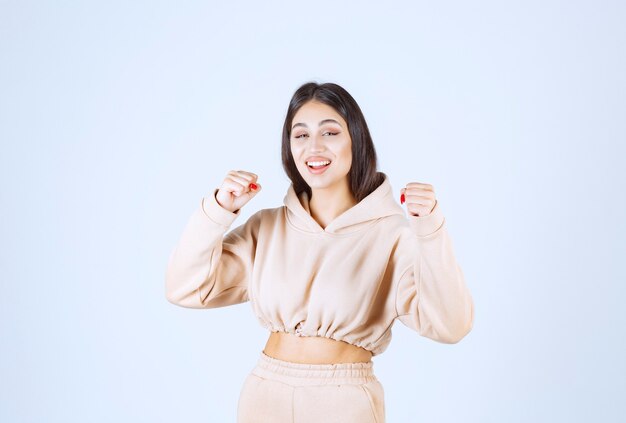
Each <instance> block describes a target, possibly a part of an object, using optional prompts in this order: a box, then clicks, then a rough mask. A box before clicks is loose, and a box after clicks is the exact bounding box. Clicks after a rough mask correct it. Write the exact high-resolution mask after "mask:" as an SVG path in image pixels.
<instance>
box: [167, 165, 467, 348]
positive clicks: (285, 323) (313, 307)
mask: <svg viewBox="0 0 626 423" xmlns="http://www.w3.org/2000/svg"><path fill="white" fill-rule="evenodd" d="M383 175H384V176H385V180H384V182H383V183H382V184H381V185H380V186H379V187H378V188H376V189H375V190H374V191H372V192H371V193H370V194H369V195H368V196H367V197H366V198H364V199H363V200H362V201H360V202H359V203H358V204H356V205H355V206H353V207H352V208H350V209H348V210H346V211H345V212H343V213H342V214H341V215H339V216H337V217H336V218H335V219H334V220H333V221H332V222H331V223H330V224H329V225H328V226H327V227H326V228H322V227H321V226H320V225H319V224H318V223H317V221H315V219H313V218H312V217H311V214H310V211H309V199H308V196H307V194H306V193H305V192H303V193H301V194H300V197H298V196H297V195H296V193H295V191H294V189H293V185H290V186H289V189H288V191H287V194H286V195H285V198H284V205H283V206H280V207H276V208H269V209H261V210H258V211H257V212H256V213H254V214H253V215H252V216H250V218H249V219H248V220H247V221H246V222H245V223H243V224H242V225H239V226H237V227H236V228H234V229H233V230H231V231H229V232H227V231H228V229H229V228H230V226H231V225H232V223H233V221H234V220H235V219H236V218H237V217H238V216H239V215H240V213H241V210H238V211H237V212H236V213H231V212H230V211H228V210H226V209H224V208H223V207H221V206H220V205H219V203H218V202H217V200H216V199H215V194H216V193H217V189H215V190H214V191H213V195H210V196H208V197H205V198H203V199H202V201H201V204H200V206H199V207H198V208H197V209H196V210H195V211H194V212H193V214H192V215H191V217H190V219H189V221H188V222H187V225H186V227H185V228H184V230H183V233H182V235H181V237H180V240H179V241H178V244H177V245H176V246H175V248H174V249H173V250H172V252H171V254H170V256H169V261H168V266H167V271H166V278H165V282H166V284H165V288H166V291H165V294H166V298H167V300H168V301H169V302H171V303H173V304H176V305H179V306H182V307H189V308H217V307H225V306H228V305H231V304H239V303H242V302H245V301H250V304H251V306H252V310H253V312H254V314H255V315H256V316H257V318H258V321H259V323H260V324H261V325H262V326H263V327H265V328H267V329H269V330H270V331H272V332H276V331H283V332H290V333H293V334H296V335H299V336H324V337H327V338H332V339H335V340H341V341H344V342H347V343H350V344H353V345H357V346H359V347H362V348H365V349H367V350H369V351H371V352H372V355H378V354H380V353H382V352H383V351H385V349H386V348H387V346H388V345H389V343H390V342H391V328H392V326H393V323H394V321H395V319H396V318H397V319H398V320H400V321H401V322H402V323H403V324H405V325H406V326H408V327H409V328H411V329H413V330H415V331H417V332H418V333H419V334H420V335H422V336H425V337H428V338H430V339H433V340H435V341H438V342H442V343H456V342H458V341H460V340H461V339H462V338H463V337H464V336H465V335H466V334H467V333H469V331H470V330H471V329H472V326H473V323H474V303H473V300H472V296H471V294H470V292H469V290H468V288H467V286H466V284H465V279H464V276H463V271H462V270H461V267H460V266H459V265H458V263H457V262H456V259H455V257H454V251H453V244H452V240H451V238H450V236H449V234H448V231H447V230H446V224H445V218H444V216H443V214H442V212H441V208H440V206H439V202H437V204H436V205H435V208H434V210H433V211H432V213H431V214H430V215H428V216H424V217H416V216H412V215H410V214H408V216H407V215H406V213H405V211H404V209H403V208H402V207H401V206H400V205H399V204H398V203H397V202H396V200H395V198H394V196H393V192H392V188H391V184H390V182H389V178H388V177H387V175H385V174H383Z"/></svg>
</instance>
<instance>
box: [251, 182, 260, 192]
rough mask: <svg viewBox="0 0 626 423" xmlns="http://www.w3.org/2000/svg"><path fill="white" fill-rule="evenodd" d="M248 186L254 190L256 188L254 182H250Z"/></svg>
mask: <svg viewBox="0 0 626 423" xmlns="http://www.w3.org/2000/svg"><path fill="white" fill-rule="evenodd" d="M250 188H252V189H253V190H255V191H256V189H257V188H258V187H257V186H256V184H250Z"/></svg>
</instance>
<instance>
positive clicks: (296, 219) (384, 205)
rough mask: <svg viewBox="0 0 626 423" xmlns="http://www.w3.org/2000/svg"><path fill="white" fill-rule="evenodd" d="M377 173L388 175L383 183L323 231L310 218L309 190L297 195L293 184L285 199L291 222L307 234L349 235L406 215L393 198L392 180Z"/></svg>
mask: <svg viewBox="0 0 626 423" xmlns="http://www.w3.org/2000/svg"><path fill="white" fill-rule="evenodd" d="M378 173H382V174H383V175H384V176H385V179H384V181H383V183H381V184H380V185H379V186H378V188H376V189H375V190H374V191H372V192H371V193H370V194H369V195H368V196H367V197H365V198H364V199H362V200H361V201H360V202H358V203H357V204H355V205H354V206H352V207H351V208H349V209H348V210H346V211H344V212H343V213H341V214H340V215H339V216H337V217H336V218H335V219H334V220H333V221H331V222H330V223H329V224H328V226H326V228H322V227H321V226H320V224H319V223H317V221H316V220H315V219H313V217H312V216H311V209H310V207H309V200H310V199H309V196H308V194H307V193H306V191H303V192H301V193H300V196H297V195H296V192H295V190H294V188H293V183H291V184H290V185H289V189H288V190H287V194H286V195H285V198H284V200H283V202H284V204H285V213H286V214H287V220H288V222H289V223H290V224H291V225H292V226H294V227H296V228H297V229H300V230H302V231H305V232H314V233H318V232H319V233H323V232H325V233H332V234H347V233H352V232H357V231H359V230H361V229H364V228H365V227H366V226H369V225H370V224H372V223H373V222H372V221H373V220H377V219H380V218H383V217H387V216H391V215H394V214H399V215H402V216H406V215H405V213H404V209H403V208H402V207H401V206H400V204H399V203H398V202H397V201H396V200H395V199H394V197H393V190H392V189H391V183H390V182H389V177H388V176H387V175H386V174H385V173H383V172H378Z"/></svg>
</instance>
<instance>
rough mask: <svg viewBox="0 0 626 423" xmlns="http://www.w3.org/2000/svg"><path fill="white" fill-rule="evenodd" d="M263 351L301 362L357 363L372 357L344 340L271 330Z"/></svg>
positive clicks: (278, 357)
mask: <svg viewBox="0 0 626 423" xmlns="http://www.w3.org/2000/svg"><path fill="white" fill-rule="evenodd" d="M263 352H264V353H265V354H266V355H269V356H270V357H274V358H277V359H279V360H283V361H291V362H292V363H303V364H337V363H359V362H368V361H370V360H371V359H372V353H371V352H370V351H368V350H366V349H365V348H361V347H357V346H356V345H352V344H349V343H347V342H344V341H337V340H335V339H331V338H326V337H322V336H297V335H294V334H292V333H288V332H272V333H271V334H270V337H269V339H268V340H267V344H265V348H264V349H263Z"/></svg>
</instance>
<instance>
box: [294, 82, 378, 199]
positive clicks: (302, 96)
mask: <svg viewBox="0 0 626 423" xmlns="http://www.w3.org/2000/svg"><path fill="white" fill-rule="evenodd" d="M309 101H317V102H319V103H324V104H326V105H328V106H330V107H332V108H333V109H335V111H336V112H337V113H339V115H341V117H342V118H343V119H344V120H345V121H346V123H347V124H348V132H349V134H350V138H351V139H352V166H351V167H350V172H349V173H348V183H349V186H350V190H351V191H352V194H353V195H354V197H355V199H356V201H357V202H359V201H361V200H362V199H363V198H365V197H367V196H368V195H369V194H370V193H371V192H372V191H374V190H375V189H376V188H378V186H379V185H380V184H381V183H382V182H383V181H384V179H385V175H384V174H383V173H382V172H378V171H377V165H378V160H377V157H376V149H375V148H374V142H373V141H372V137H371V135H370V131H369V129H368V128H367V123H366V122H365V117H364V116H363V112H362V111H361V108H360V107H359V105H358V104H357V102H356V101H355V100H354V98H353V97H352V96H351V95H350V93H348V91H346V90H345V89H344V88H342V87H341V86H339V85H337V84H334V83H332V82H327V83H324V84H318V83H316V82H307V83H305V84H303V85H301V86H300V88H298V89H297V90H296V92H295V93H294V94H293V96H292V97H291V101H290V102H289V109H288V110H287V116H286V117H285V123H284V125H283V140H282V162H283V168H284V169H285V172H286V173H287V176H288V177H289V179H291V182H292V183H293V187H294V190H295V192H296V194H300V193H301V192H302V191H306V192H307V194H308V195H309V198H311V187H310V186H309V184H307V183H306V181H305V180H304V178H302V176H301V175H300V172H299V171H298V169H297V168H296V164H295V162H294V160H293V155H292V154H291V143H290V137H291V125H292V121H293V117H294V116H295V114H296V113H297V111H298V110H299V109H300V107H302V106H303V105H304V104H305V103H307V102H309Z"/></svg>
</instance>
